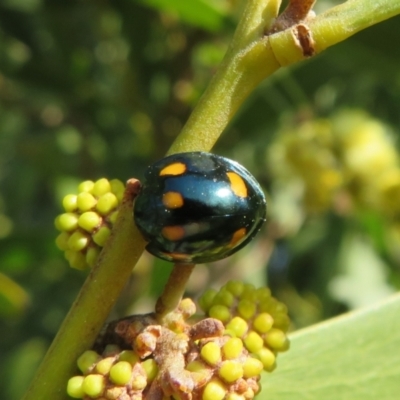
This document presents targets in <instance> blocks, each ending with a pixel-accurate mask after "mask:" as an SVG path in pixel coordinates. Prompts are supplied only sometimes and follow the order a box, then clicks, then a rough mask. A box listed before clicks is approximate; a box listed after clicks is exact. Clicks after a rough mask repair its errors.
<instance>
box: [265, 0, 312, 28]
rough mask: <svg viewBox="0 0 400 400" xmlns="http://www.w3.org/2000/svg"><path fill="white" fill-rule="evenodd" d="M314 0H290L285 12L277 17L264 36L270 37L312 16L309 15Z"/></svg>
mask: <svg viewBox="0 0 400 400" xmlns="http://www.w3.org/2000/svg"><path fill="white" fill-rule="evenodd" d="M315 2H316V0H290V2H289V4H288V6H287V7H286V8H285V10H284V11H283V12H282V14H280V15H279V16H278V18H277V19H276V20H275V22H274V23H273V24H272V26H271V28H270V29H268V31H266V32H265V34H266V35H267V36H268V35H272V34H273V33H276V32H281V31H284V30H285V29H288V28H290V27H292V26H294V25H297V24H299V23H300V22H303V21H305V20H306V19H307V18H309V17H311V16H313V14H310V13H311V12H312V8H313V6H314V4H315Z"/></svg>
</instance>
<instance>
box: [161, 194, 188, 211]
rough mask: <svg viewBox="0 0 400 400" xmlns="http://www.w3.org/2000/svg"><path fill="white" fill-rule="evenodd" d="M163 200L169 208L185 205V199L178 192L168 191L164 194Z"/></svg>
mask: <svg viewBox="0 0 400 400" xmlns="http://www.w3.org/2000/svg"><path fill="white" fill-rule="evenodd" d="M162 202H163V204H164V206H165V207H167V208H180V207H182V206H183V203H184V200H183V197H182V195H181V194H180V193H178V192H167V193H164V194H163V197H162Z"/></svg>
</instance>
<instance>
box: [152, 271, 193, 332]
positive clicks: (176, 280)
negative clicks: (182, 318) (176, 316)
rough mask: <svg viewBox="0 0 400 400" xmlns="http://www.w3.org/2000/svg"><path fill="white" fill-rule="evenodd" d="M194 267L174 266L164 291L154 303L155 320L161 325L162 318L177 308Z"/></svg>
mask: <svg viewBox="0 0 400 400" xmlns="http://www.w3.org/2000/svg"><path fill="white" fill-rule="evenodd" d="M194 267H195V264H175V265H174V268H173V270H172V271H171V274H170V276H169V278H168V282H167V284H166V285H165V287H164V291H163V293H162V294H161V296H160V297H159V298H158V300H157V303H156V318H157V320H158V321H159V322H160V323H161V324H162V321H163V318H164V317H165V316H166V315H167V314H168V313H170V312H172V311H174V310H176V308H177V307H178V305H179V302H180V301H181V299H182V296H183V294H184V293H185V288H186V283H187V281H188V280H189V278H190V275H191V273H192V271H193V269H194Z"/></svg>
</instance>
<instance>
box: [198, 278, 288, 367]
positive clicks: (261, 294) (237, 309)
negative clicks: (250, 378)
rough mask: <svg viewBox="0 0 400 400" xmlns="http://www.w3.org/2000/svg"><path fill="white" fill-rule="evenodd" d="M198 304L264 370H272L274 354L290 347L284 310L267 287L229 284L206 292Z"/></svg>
mask: <svg viewBox="0 0 400 400" xmlns="http://www.w3.org/2000/svg"><path fill="white" fill-rule="evenodd" d="M199 303H200V307H201V308H202V309H203V311H204V312H205V313H206V314H207V315H209V316H210V317H212V318H215V319H218V320H220V321H222V322H223V323H224V326H225V329H226V331H225V334H226V335H229V336H232V337H234V338H240V339H241V340H242V341H243V344H244V346H245V348H246V349H247V350H248V352H249V353H250V354H251V355H252V356H254V357H256V358H257V359H259V360H260V361H261V362H262V364H263V368H264V370H266V371H272V370H273V369H274V368H275V366H276V363H275V361H276V356H277V353H278V352H282V351H286V350H287V349H288V348H289V341H288V338H287V336H286V332H287V330H288V328H289V324H290V321H289V317H288V315H287V308H286V306H285V305H284V304H282V303H280V302H279V301H277V300H276V299H275V298H274V297H272V296H271V292H270V290H269V289H268V288H265V287H263V288H258V289H256V288H255V287H254V286H253V285H250V284H244V283H243V282H239V281H230V282H228V283H227V284H226V285H225V286H223V287H222V288H221V289H220V290H219V291H218V292H217V291H215V290H212V289H210V290H208V291H206V292H205V293H204V295H203V296H202V297H201V298H200V300H199Z"/></svg>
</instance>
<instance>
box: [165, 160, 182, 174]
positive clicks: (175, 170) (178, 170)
mask: <svg viewBox="0 0 400 400" xmlns="http://www.w3.org/2000/svg"><path fill="white" fill-rule="evenodd" d="M185 171H186V165H185V164H184V163H181V162H175V163H173V164H170V165H167V166H166V167H164V168H163V169H162V170H161V171H160V176H163V175H182V174H183V173H184V172H185Z"/></svg>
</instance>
